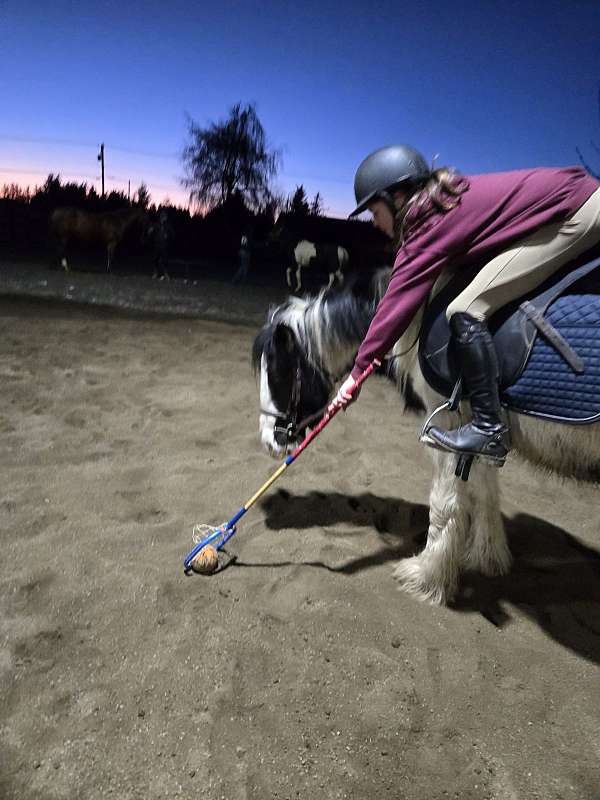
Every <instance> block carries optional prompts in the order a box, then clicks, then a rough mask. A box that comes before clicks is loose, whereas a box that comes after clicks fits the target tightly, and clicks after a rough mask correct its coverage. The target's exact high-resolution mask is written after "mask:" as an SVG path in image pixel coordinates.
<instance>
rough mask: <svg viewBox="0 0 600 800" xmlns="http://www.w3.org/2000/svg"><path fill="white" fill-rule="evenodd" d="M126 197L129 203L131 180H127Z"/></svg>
mask: <svg viewBox="0 0 600 800" xmlns="http://www.w3.org/2000/svg"><path fill="white" fill-rule="evenodd" d="M127 199H128V200H129V202H130V203H131V181H127Z"/></svg>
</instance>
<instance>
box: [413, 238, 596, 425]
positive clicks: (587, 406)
mask: <svg viewBox="0 0 600 800" xmlns="http://www.w3.org/2000/svg"><path fill="white" fill-rule="evenodd" d="M475 274H476V271H475V270H460V271H459V272H458V273H457V274H456V275H455V276H454V277H453V278H452V279H451V280H450V281H449V283H448V284H446V286H445V287H444V288H443V289H442V290H441V291H440V292H439V293H438V294H437V295H436V296H435V297H434V298H433V299H432V300H431V302H430V303H429V305H428V307H427V309H426V311H425V315H424V318H423V324H422V327H421V333H420V337H419V361H420V366H421V370H422V372H423V375H424V377H425V379H426V381H427V382H428V383H429V385H430V386H431V387H432V388H433V389H434V390H435V391H436V392H438V393H439V394H441V395H443V396H445V397H449V396H451V395H453V400H454V401H455V402H457V397H458V395H459V392H460V388H459V385H458V382H459V378H460V376H459V374H458V368H457V366H456V364H455V363H454V361H453V358H452V353H451V352H450V351H449V346H448V345H449V340H450V327H449V324H448V321H447V320H446V313H445V312H446V308H447V307H448V304H449V303H450V302H451V301H452V300H453V299H454V298H455V297H456V296H457V295H458V294H459V293H460V292H461V291H462V290H463V289H464V288H465V287H466V286H467V285H468V283H469V282H470V281H471V280H472V279H473V277H474V275H475ZM489 329H490V332H491V334H492V336H493V339H494V345H495V347H496V351H497V354H498V363H499V368H500V394H501V400H502V403H503V404H504V405H505V406H506V407H508V408H510V409H511V410H514V411H518V412H520V413H526V414H532V415H534V416H538V417H542V418H545V419H552V420H555V421H558V422H567V423H579V424H581V423H590V422H596V421H599V420H600V247H596V248H594V250H593V251H588V252H587V253H584V254H583V255H582V256H580V257H579V258H578V259H577V260H575V261H572V262H570V263H569V264H567V265H565V267H563V268H562V269H561V270H560V271H559V272H557V273H555V274H554V275H553V276H552V277H551V278H550V279H549V280H547V281H546V282H545V283H544V284H542V286H540V287H538V288H537V289H536V290H535V291H534V292H532V293H530V294H529V295H526V296H524V297H523V298H521V299H520V300H517V301H515V302H513V303H511V304H509V305H508V306H506V307H505V308H503V309H501V310H500V311H498V312H497V313H496V314H495V315H494V316H493V317H492V318H491V319H490V320H489Z"/></svg>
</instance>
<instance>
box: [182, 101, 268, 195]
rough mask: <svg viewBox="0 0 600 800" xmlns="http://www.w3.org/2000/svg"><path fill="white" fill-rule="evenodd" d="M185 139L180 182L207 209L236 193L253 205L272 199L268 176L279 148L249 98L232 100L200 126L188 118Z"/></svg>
mask: <svg viewBox="0 0 600 800" xmlns="http://www.w3.org/2000/svg"><path fill="white" fill-rule="evenodd" d="M188 128H189V135H190V139H191V141H190V143H189V144H188V145H186V147H185V148H184V150H183V155H182V158H183V165H184V169H185V172H186V175H185V177H184V178H183V179H182V181H181V182H182V185H183V186H185V187H186V188H187V189H189V190H190V200H191V201H193V202H194V201H195V202H196V203H197V204H198V205H199V206H201V207H202V208H204V209H206V210H209V209H211V208H214V207H215V206H218V205H221V204H226V203H227V202H228V200H230V198H231V197H232V196H233V194H234V193H239V194H241V196H242V197H243V199H244V202H245V203H246V204H247V205H248V207H250V208H252V209H258V208H260V207H261V206H264V205H265V204H266V203H268V202H269V201H270V199H271V189H270V185H269V184H270V181H271V179H273V178H274V177H275V176H276V175H277V170H278V168H279V165H280V162H281V152H280V151H279V150H271V149H269V146H268V144H267V141H266V136H265V131H264V129H263V126H262V125H261V123H260V120H259V119H258V116H257V114H256V107H255V105H254V104H253V103H249V104H247V105H245V106H242V105H241V103H237V104H236V105H235V106H233V108H231V109H230V111H229V117H228V118H227V119H226V120H224V121H221V122H213V123H211V124H210V125H209V126H208V127H206V128H201V127H200V126H199V125H197V124H196V123H195V122H194V120H193V119H191V118H189V119H188Z"/></svg>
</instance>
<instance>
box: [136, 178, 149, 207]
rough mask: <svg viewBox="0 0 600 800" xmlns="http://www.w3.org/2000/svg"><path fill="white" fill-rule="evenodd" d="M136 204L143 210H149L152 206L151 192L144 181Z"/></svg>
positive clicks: (138, 192)
mask: <svg viewBox="0 0 600 800" xmlns="http://www.w3.org/2000/svg"><path fill="white" fill-rule="evenodd" d="M135 203H136V205H138V206H140V207H141V208H143V209H147V208H148V206H149V205H150V192H149V190H148V187H147V186H146V184H145V183H144V181H142V182H141V183H140V185H139V187H138V190H137V192H136V200H135Z"/></svg>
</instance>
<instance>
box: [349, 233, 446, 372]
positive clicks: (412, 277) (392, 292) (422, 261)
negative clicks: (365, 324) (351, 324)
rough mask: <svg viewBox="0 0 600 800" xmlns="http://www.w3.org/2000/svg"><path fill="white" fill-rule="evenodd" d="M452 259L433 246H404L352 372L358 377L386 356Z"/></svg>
mask: <svg viewBox="0 0 600 800" xmlns="http://www.w3.org/2000/svg"><path fill="white" fill-rule="evenodd" d="M448 261H449V258H448V255H447V254H446V253H441V252H439V251H438V250H436V249H434V248H432V247H427V248H424V249H416V248H415V247H405V248H402V249H401V250H400V252H399V253H398V257H397V258H396V262H395V264H394V269H393V271H392V276H391V278H390V282H389V284H388V288H387V290H386V292H385V294H384V296H383V297H382V299H381V301H380V303H379V305H378V306H377V311H376V312H375V316H374V317H373V320H372V321H371V325H370V326H369V330H368V331H367V335H366V336H365V338H364V339H363V342H362V344H361V346H360V349H359V351H358V354H357V356H356V360H355V362H354V367H353V369H352V372H351V375H352V377H353V378H354V379H356V378H358V376H359V375H360V374H361V372H362V371H363V370H364V369H366V367H367V366H368V365H369V364H370V363H371V362H372V361H373V359H374V358H379V359H382V358H383V357H384V356H385V354H386V353H387V352H389V350H391V348H392V347H393V345H394V344H395V343H396V341H397V340H398V339H399V338H400V336H402V334H403V333H404V331H405V330H406V329H407V328H408V326H409V325H410V323H411V320H412V319H413V317H414V315H415V314H416V313H417V311H418V310H419V308H420V307H421V306H422V305H423V303H424V302H425V300H426V299H427V295H428V294H429V292H430V291H431V289H432V288H433V285H434V283H435V281H436V279H437V278H438V276H439V274H440V272H441V271H442V269H443V268H444V267H445V266H446V265H447V263H448Z"/></svg>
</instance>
